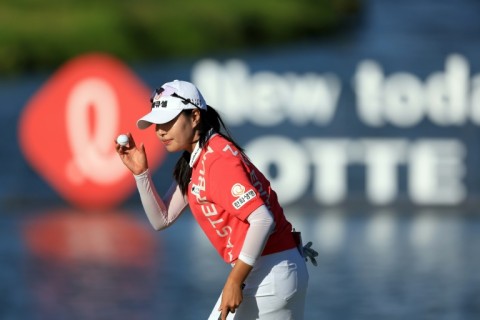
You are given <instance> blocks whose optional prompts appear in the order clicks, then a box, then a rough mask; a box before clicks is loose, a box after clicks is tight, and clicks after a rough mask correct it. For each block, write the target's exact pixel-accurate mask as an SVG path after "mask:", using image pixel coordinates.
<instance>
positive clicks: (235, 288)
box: [219, 205, 275, 320]
mask: <svg viewBox="0 0 480 320" xmlns="http://www.w3.org/2000/svg"><path fill="white" fill-rule="evenodd" d="M247 220H248V222H249V224H250V227H249V228H248V231H247V234H246V236H245V241H244V243H243V246H242V250H241V252H240V255H239V257H238V259H237V261H236V262H235V266H234V267H233V268H232V271H231V272H230V274H229V276H228V278H227V281H226V283H225V286H224V288H223V292H222V302H221V304H220V308H219V310H221V311H222V318H221V319H222V320H223V319H226V317H227V314H228V312H232V313H233V312H235V309H236V308H238V306H239V305H240V303H242V300H243V295H242V285H243V283H244V281H245V279H246V278H247V276H248V274H249V273H250V271H251V270H252V268H253V265H254V264H255V261H256V260H257V259H258V257H259V256H260V254H261V253H262V251H263V248H264V247H265V244H266V243H267V240H268V237H269V236H270V233H271V232H272V231H273V229H274V228H275V221H274V219H273V216H272V214H271V212H270V211H269V210H268V209H267V207H266V206H265V205H262V206H260V207H258V208H257V209H256V210H255V211H253V212H252V213H251V214H250V215H249V216H248V218H247Z"/></svg>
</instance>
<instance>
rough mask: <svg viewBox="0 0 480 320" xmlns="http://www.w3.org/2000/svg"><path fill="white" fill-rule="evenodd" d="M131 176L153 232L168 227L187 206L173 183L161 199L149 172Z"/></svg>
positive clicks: (184, 198) (183, 197)
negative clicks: (133, 178)
mask: <svg viewBox="0 0 480 320" xmlns="http://www.w3.org/2000/svg"><path fill="white" fill-rule="evenodd" d="M133 176H134V177H135V181H136V183H137V189H138V192H139V194H140V200H141V201H142V205H143V209H144V210H145V213H146V214H147V217H148V220H149V221H150V224H151V225H152V226H153V228H154V229H155V230H162V229H165V228H166V227H168V226H170V225H171V224H172V223H173V222H174V221H175V220H176V219H177V218H178V217H179V216H180V214H181V213H182V212H183V210H184V209H185V207H186V206H187V204H188V202H187V199H186V197H185V196H183V194H182V192H181V191H180V188H179V187H178V185H177V183H175V182H174V183H173V184H172V185H171V187H170V189H169V190H168V191H167V193H166V194H165V196H164V198H163V199H162V198H160V196H159V195H158V193H157V190H156V189H155V185H154V184H153V181H152V177H151V175H150V172H149V170H146V171H145V172H143V173H141V174H139V175H133Z"/></svg>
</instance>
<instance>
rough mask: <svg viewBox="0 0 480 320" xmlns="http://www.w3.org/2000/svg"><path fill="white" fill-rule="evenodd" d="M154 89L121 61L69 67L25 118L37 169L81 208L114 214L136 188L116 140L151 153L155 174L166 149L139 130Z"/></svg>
mask: <svg viewBox="0 0 480 320" xmlns="http://www.w3.org/2000/svg"><path fill="white" fill-rule="evenodd" d="M148 97H149V90H148V88H147V87H146V86H145V85H144V84H143V83H142V82H141V81H140V80H139V79H138V78H137V77H136V76H135V74H133V73H132V72H131V70H129V69H128V68H127V67H126V66H125V65H124V64H123V63H122V62H121V61H119V60H117V59H114V58H112V57H110V56H106V55H100V54H90V55H84V56H80V57H77V58H75V59H73V60H71V61H69V62H68V63H66V64H65V65H64V66H62V67H61V68H60V69H59V70H58V71H57V72H56V73H55V74H54V75H53V76H52V77H51V78H50V79H48V81H47V82H46V83H45V84H44V85H43V86H42V87H41V88H39V90H38V92H36V93H35V95H34V96H33V97H31V98H30V101H28V103H27V105H26V106H25V108H24V110H23V111H22V114H21V116H20V123H19V126H18V128H19V133H18V134H19V140H20V141H19V142H20V147H21V150H22V151H23V154H24V156H25V158H26V160H27V161H28V162H29V163H30V165H31V166H32V167H33V168H34V169H35V170H36V171H37V173H38V174H39V175H40V176H42V177H43V178H44V179H45V181H46V182H47V183H48V184H49V185H50V186H51V187H52V188H53V189H54V190H55V191H56V192H57V193H58V194H59V195H60V196H62V197H63V198H64V199H66V200H67V201H68V202H70V203H72V204H73V205H75V206H78V207H84V208H109V207H113V206H114V205H117V204H118V203H120V202H121V201H123V200H125V199H126V198H127V197H128V196H129V195H130V194H131V193H132V192H133V191H134V189H135V181H134V179H132V175H131V173H130V171H129V170H128V169H127V168H126V167H125V166H124V165H123V163H122V161H121V160H120V158H119V157H118V154H117V153H116V152H115V145H114V142H113V141H114V139H115V137H117V135H118V134H120V133H125V132H131V133H132V134H133V136H134V138H135V140H136V141H138V142H143V143H144V144H145V146H146V148H147V150H149V154H148V157H149V158H148V162H149V165H150V166H153V167H152V168H153V169H155V168H156V167H157V166H158V165H160V163H161V162H162V160H163V158H164V155H165V150H163V149H162V148H158V146H157V138H156V137H155V134H152V132H149V131H147V130H145V131H142V130H137V128H136V126H135V123H136V121H137V120H138V119H139V118H141V117H142V116H143V115H144V114H145V113H146V112H148V110H147V109H150V106H149V103H148Z"/></svg>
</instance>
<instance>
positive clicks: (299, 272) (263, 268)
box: [208, 248, 308, 320]
mask: <svg viewBox="0 0 480 320" xmlns="http://www.w3.org/2000/svg"><path fill="white" fill-rule="evenodd" d="M307 285H308V271H307V266H306V264H305V260H304V259H303V257H302V256H301V255H300V253H299V252H298V250H297V248H293V249H289V250H286V251H282V252H277V253H273V254H269V255H266V256H262V257H260V258H258V260H257V262H256V263H255V265H254V267H253V269H252V271H251V272H250V274H249V275H248V277H247V279H246V281H245V288H244V289H243V302H242V303H241V304H240V306H239V307H238V309H237V310H236V311H235V313H229V314H228V317H227V319H228V320H233V319H235V320H252V319H261V320H301V319H303V312H304V307H305V295H306V292H307ZM221 300H222V296H221V295H220V297H219V298H218V300H217V303H216V304H215V307H214V308H213V310H212V313H211V314H210V317H209V318H208V320H218V317H219V315H220V312H219V311H218V308H219V306H220V302H221Z"/></svg>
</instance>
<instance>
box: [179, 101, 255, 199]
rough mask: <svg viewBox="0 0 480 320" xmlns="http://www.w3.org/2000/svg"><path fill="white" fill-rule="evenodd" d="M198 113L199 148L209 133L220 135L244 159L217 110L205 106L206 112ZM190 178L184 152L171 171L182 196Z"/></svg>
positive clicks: (187, 153)
mask: <svg viewBox="0 0 480 320" xmlns="http://www.w3.org/2000/svg"><path fill="white" fill-rule="evenodd" d="M197 110H199V111H200V124H199V128H198V130H199V133H200V138H199V140H198V143H199V145H200V148H203V147H204V146H205V144H206V143H207V141H208V138H209V137H210V135H211V131H210V130H212V131H213V133H217V134H220V135H221V136H223V137H224V138H225V139H226V140H228V141H229V142H230V143H232V144H233V145H234V146H235V147H236V148H237V149H238V150H239V151H240V153H241V154H242V155H243V156H244V157H246V155H245V152H244V150H243V148H241V147H240V146H239V145H238V144H237V143H236V142H235V141H234V140H233V138H232V134H231V133H230V131H229V130H228V128H227V127H226V126H225V123H224V122H223V120H222V118H221V117H220V115H219V114H218V112H217V110H215V109H214V108H213V107H211V106H208V105H207V110H204V109H197ZM183 112H185V113H189V114H191V113H192V110H184V111H183ZM191 176H192V168H191V167H190V153H189V152H187V151H184V152H183V154H182V155H181V157H180V158H179V159H178V161H177V164H176V165H175V169H174V171H173V178H174V179H175V181H176V182H177V184H178V186H179V187H180V190H181V191H182V194H183V195H186V194H187V187H188V184H189V182H190V178H191Z"/></svg>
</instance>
